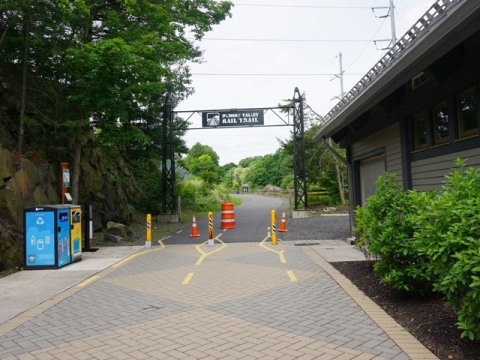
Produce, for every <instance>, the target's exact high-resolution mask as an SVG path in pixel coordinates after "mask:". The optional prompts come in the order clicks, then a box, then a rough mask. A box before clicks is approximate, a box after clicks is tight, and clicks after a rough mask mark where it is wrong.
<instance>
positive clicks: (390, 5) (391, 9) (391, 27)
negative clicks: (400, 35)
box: [372, 0, 397, 50]
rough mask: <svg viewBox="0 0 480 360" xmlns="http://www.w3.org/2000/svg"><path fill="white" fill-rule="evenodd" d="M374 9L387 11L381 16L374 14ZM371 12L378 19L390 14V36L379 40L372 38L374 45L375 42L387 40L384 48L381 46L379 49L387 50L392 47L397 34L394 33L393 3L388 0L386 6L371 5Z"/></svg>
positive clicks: (395, 41) (391, 0)
mask: <svg viewBox="0 0 480 360" xmlns="http://www.w3.org/2000/svg"><path fill="white" fill-rule="evenodd" d="M375 9H388V12H387V14H386V15H382V16H377V15H376V14H375ZM372 12H373V15H375V17H377V18H379V19H384V18H386V17H388V16H390V31H391V34H392V35H391V38H390V39H381V40H374V41H373V42H374V43H375V45H377V42H384V41H388V42H389V44H388V46H387V47H386V48H383V49H381V50H387V49H391V48H392V47H393V45H395V44H396V43H397V35H396V32H395V5H394V3H393V0H390V4H389V6H388V7H386V6H381V7H372Z"/></svg>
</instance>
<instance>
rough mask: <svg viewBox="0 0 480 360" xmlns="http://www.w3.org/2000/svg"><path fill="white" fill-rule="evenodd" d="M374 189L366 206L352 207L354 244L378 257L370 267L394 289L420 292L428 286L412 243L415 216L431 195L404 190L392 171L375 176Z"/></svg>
mask: <svg viewBox="0 0 480 360" xmlns="http://www.w3.org/2000/svg"><path fill="white" fill-rule="evenodd" d="M376 184H377V190H376V192H375V194H374V195H373V196H370V197H369V198H368V200H367V204H366V208H357V209H356V211H355V219H356V228H355V233H356V235H357V245H358V246H360V247H362V248H363V249H364V251H366V252H367V253H368V254H369V255H374V256H375V257H377V258H378V260H377V262H376V263H375V264H374V270H375V272H376V273H377V274H379V275H380V277H381V278H382V281H383V282H385V283H386V284H388V285H390V286H392V287H393V288H394V289H397V290H402V291H409V292H417V293H424V292H428V291H430V290H431V286H430V278H429V277H428V275H427V274H426V273H425V271H424V270H425V267H426V261H427V259H426V258H425V257H424V256H421V255H420V254H419V253H418V251H417V249H416V247H415V245H414V244H413V242H414V238H413V235H414V233H415V230H416V226H417V223H416V216H417V214H418V213H419V212H421V211H422V209H423V207H424V206H425V203H427V202H428V201H429V200H430V198H431V197H432V195H431V194H429V193H424V194H421V193H417V192H413V191H409V192H404V191H402V189H401V188H400V184H399V183H398V181H397V180H396V178H395V175H394V174H390V173H386V174H385V175H384V176H381V177H379V179H378V180H377V183H376Z"/></svg>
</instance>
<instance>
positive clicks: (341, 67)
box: [338, 52, 345, 98]
mask: <svg viewBox="0 0 480 360" xmlns="http://www.w3.org/2000/svg"><path fill="white" fill-rule="evenodd" d="M338 62H339V64H340V73H339V74H338V78H339V79H340V98H343V97H344V96H345V91H343V73H344V72H345V71H343V64H342V53H341V52H339V53H338Z"/></svg>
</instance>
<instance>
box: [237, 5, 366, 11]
mask: <svg viewBox="0 0 480 360" xmlns="http://www.w3.org/2000/svg"><path fill="white" fill-rule="evenodd" d="M234 5H235V6H250V7H276V8H307V9H369V10H370V9H371V8H372V7H371V6H326V5H280V4H268V5H267V4H234Z"/></svg>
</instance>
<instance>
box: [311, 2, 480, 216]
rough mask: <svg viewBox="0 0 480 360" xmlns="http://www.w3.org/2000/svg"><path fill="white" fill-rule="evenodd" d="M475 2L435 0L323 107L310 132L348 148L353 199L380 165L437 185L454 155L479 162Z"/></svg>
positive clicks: (478, 10)
mask: <svg viewBox="0 0 480 360" xmlns="http://www.w3.org/2000/svg"><path fill="white" fill-rule="evenodd" d="M479 104H480V1H478V0H438V1H436V2H435V3H434V4H433V5H432V7H431V8H430V9H429V10H428V11H427V12H426V13H425V14H424V15H423V16H422V17H421V18H420V19H419V20H418V21H417V22H416V23H415V24H414V25H413V27H412V28H411V29H410V30H409V31H408V32H407V33H406V34H405V35H404V36H403V37H402V38H401V39H400V40H399V41H398V42H397V43H396V44H395V46H394V47H393V48H392V49H391V50H390V51H389V52H388V53H387V54H386V55H385V56H384V57H383V58H382V59H380V60H379V61H378V62H377V63H376V64H375V66H374V67H373V68H372V69H371V70H370V71H369V72H368V73H367V74H365V76H364V77H363V78H362V79H361V80H360V81H359V82H358V83H357V84H356V85H355V86H354V87H353V88H352V90H350V92H349V93H348V94H347V95H345V97H344V98H343V99H342V100H341V101H340V102H339V103H338V104H337V105H336V106H335V107H334V108H333V109H332V110H331V111H330V112H329V113H328V114H327V116H326V117H325V123H324V126H323V127H322V128H321V129H320V130H319V131H318V133H317V134H316V135H315V139H317V140H319V141H324V140H326V139H327V138H329V137H330V138H332V139H333V140H334V141H335V142H336V143H338V144H339V145H340V146H341V147H342V148H345V149H346V153H347V162H348V167H349V188H350V193H349V196H350V203H351V204H352V207H353V206H356V205H362V204H365V200H366V198H367V197H368V196H370V195H372V194H373V192H374V191H375V181H376V179H377V178H378V176H380V175H381V174H383V173H384V172H385V171H389V172H393V173H396V174H397V177H398V179H399V180H400V181H401V182H402V183H403V187H404V189H416V190H425V189H439V188H440V187H441V185H442V182H443V180H444V177H445V175H446V174H448V173H449V172H450V171H451V170H452V168H454V167H455V159H456V158H462V159H464V160H466V163H467V165H468V166H475V167H478V166H480V137H479V133H480V130H479V129H480V110H479Z"/></svg>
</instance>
